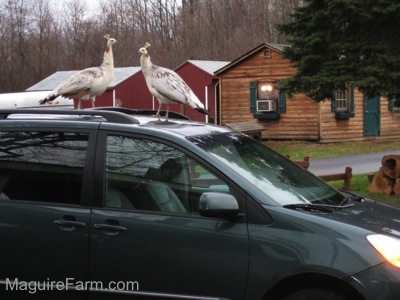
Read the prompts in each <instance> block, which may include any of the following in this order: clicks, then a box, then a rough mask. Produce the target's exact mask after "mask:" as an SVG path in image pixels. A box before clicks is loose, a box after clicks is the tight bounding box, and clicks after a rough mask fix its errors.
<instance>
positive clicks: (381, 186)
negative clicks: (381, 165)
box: [368, 172, 393, 195]
mask: <svg viewBox="0 0 400 300" xmlns="http://www.w3.org/2000/svg"><path fill="white" fill-rule="evenodd" d="M368 192H370V193H379V194H386V195H391V194H392V192H393V180H391V179H390V178H388V177H386V176H385V175H384V174H383V173H382V172H376V173H375V174H374V177H373V178H372V182H371V183H370V184H369V185H368Z"/></svg>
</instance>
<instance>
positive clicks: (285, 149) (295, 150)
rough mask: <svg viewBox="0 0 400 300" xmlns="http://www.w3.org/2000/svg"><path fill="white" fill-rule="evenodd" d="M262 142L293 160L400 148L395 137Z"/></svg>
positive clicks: (399, 143) (399, 142)
mask: <svg viewBox="0 0 400 300" xmlns="http://www.w3.org/2000/svg"><path fill="white" fill-rule="evenodd" d="M263 144H264V145H266V146H268V147H270V148H271V149H274V150H275V151H277V152H279V153H281V154H283V155H290V158H291V159H293V160H303V158H304V157H305V156H308V157H310V159H313V158H314V159H315V158H324V157H335V156H342V155H352V154H368V153H376V152H382V151H389V150H400V140H397V139H391V140H379V141H363V142H345V143H328V144H319V143H315V142H305V141H264V142H263Z"/></svg>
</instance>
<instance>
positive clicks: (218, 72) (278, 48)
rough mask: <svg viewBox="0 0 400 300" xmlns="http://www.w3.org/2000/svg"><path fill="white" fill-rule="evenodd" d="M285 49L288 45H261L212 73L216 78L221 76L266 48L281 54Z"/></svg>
mask: <svg viewBox="0 0 400 300" xmlns="http://www.w3.org/2000/svg"><path fill="white" fill-rule="evenodd" d="M285 47H289V45H286V44H273V43H263V44H261V45H259V46H257V47H255V48H253V49H251V50H250V51H248V52H246V53H245V54H243V55H241V56H239V57H238V58H236V59H235V60H233V61H232V62H230V63H229V64H227V65H225V66H223V67H222V68H220V69H218V70H216V71H215V72H214V74H215V75H216V76H218V75H221V74H223V73H224V72H226V71H227V70H229V69H231V68H233V67H235V66H236V65H238V64H240V63H241V62H243V61H244V60H246V59H248V58H249V57H251V56H253V55H254V54H255V53H258V52H259V51H261V50H264V49H266V48H269V49H272V50H274V51H276V52H279V53H281V52H282V51H283V49H284V48H285Z"/></svg>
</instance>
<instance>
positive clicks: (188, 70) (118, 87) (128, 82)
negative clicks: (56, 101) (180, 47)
mask: <svg viewBox="0 0 400 300" xmlns="http://www.w3.org/2000/svg"><path fill="white" fill-rule="evenodd" d="M228 63H229V62H224V61H202V60H188V61H187V62H185V63H183V64H182V65H180V66H179V67H178V68H176V70H175V71H176V72H177V73H178V74H179V75H180V76H181V77H182V78H183V79H184V80H185V81H186V82H187V84H188V85H189V86H190V87H191V88H192V90H193V92H194V93H195V94H196V95H197V97H198V98H199V99H200V101H201V102H202V103H203V104H204V105H205V107H206V108H207V109H208V110H209V111H210V116H205V115H203V114H201V113H199V112H197V111H195V110H194V109H192V108H191V107H189V106H186V105H171V107H170V109H171V111H175V112H178V113H181V114H184V115H186V116H188V117H189V118H190V119H192V120H197V121H206V122H211V123H218V120H216V119H215V116H218V113H217V111H218V109H219V108H218V103H219V100H218V95H219V93H218V77H216V76H214V71H216V70H218V69H220V68H222V67H224V66H225V65H227V64H228ZM77 72H79V71H76V70H75V71H59V72H56V73H54V74H52V75H50V76H49V77H47V78H45V79H43V80H42V81H40V82H38V83H37V84H35V85H33V86H31V87H30V88H28V89H27V90H26V91H27V92H34V91H35V92H36V91H48V92H50V91H51V90H53V89H54V88H55V87H56V86H58V85H59V84H60V83H62V82H63V81H65V80H67V79H69V78H70V77H71V76H73V75H74V74H76V73H77ZM74 102H75V107H76V104H77V100H74ZM95 105H96V107H102V106H121V107H125V108H133V109H155V110H156V109H158V101H157V99H155V98H154V97H153V96H152V95H151V94H150V92H149V90H148V88H147V85H146V81H145V79H144V76H143V73H142V71H141V68H140V67H126V68H114V79H113V80H112V81H111V82H110V84H109V86H108V88H107V90H106V91H105V92H104V93H103V94H102V95H100V96H97V97H96V103H95ZM82 107H83V108H89V107H91V104H90V101H82ZM162 109H163V110H165V109H166V107H162Z"/></svg>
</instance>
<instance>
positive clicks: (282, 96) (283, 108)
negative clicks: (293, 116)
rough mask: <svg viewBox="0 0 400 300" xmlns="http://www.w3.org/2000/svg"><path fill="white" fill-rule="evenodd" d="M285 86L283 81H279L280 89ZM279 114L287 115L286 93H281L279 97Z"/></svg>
mask: <svg viewBox="0 0 400 300" xmlns="http://www.w3.org/2000/svg"><path fill="white" fill-rule="evenodd" d="M282 84H283V80H280V81H278V87H279V86H281V85H282ZM278 112H280V113H285V112H286V93H281V92H279V97H278Z"/></svg>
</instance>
